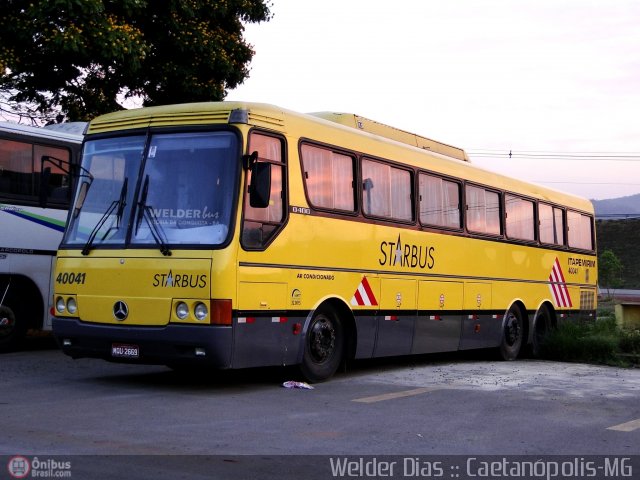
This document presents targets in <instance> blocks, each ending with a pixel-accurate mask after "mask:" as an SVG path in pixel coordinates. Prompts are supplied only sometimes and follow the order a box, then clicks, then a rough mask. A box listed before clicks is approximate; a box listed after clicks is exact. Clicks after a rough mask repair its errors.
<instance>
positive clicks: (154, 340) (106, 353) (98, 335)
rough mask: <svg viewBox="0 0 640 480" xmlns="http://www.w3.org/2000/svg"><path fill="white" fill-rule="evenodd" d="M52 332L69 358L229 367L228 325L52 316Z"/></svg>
mask: <svg viewBox="0 0 640 480" xmlns="http://www.w3.org/2000/svg"><path fill="white" fill-rule="evenodd" d="M53 335H54V336H55V338H56V341H57V343H58V345H59V346H60V348H61V349H62V351H63V352H64V353H65V354H67V355H69V356H70V357H72V358H101V359H104V360H108V361H111V362H120V363H138V364H147V365H170V366H179V365H201V366H208V367H215V368H229V367H230V366H231V352H232V345H233V332H232V328H231V327H230V326H218V325H215V326H212V325H174V324H170V325H166V326H162V327H124V326H119V325H102V324H92V323H86V322H81V321H79V320H77V319H67V318H54V319H53Z"/></svg>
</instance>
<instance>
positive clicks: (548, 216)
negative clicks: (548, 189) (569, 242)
mask: <svg viewBox="0 0 640 480" xmlns="http://www.w3.org/2000/svg"><path fill="white" fill-rule="evenodd" d="M538 217H539V221H540V241H541V242H542V243H548V244H550V245H564V215H563V214H562V209H561V208H556V207H552V206H551V205H546V204H544V203H541V204H539V206H538Z"/></svg>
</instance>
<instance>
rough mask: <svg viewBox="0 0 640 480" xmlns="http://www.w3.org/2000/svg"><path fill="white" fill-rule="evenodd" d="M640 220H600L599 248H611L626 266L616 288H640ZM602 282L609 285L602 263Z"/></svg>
mask: <svg viewBox="0 0 640 480" xmlns="http://www.w3.org/2000/svg"><path fill="white" fill-rule="evenodd" d="M639 232H640V220H639V219H628V220H598V221H597V222H596V235H597V239H598V250H599V251H600V252H605V251H606V250H611V251H612V252H613V253H614V254H615V256H616V257H618V259H619V260H620V263H621V264H622V266H623V267H624V268H623V270H622V272H621V274H620V279H621V280H620V284H618V285H617V286H616V287H615V288H632V289H633V288H636V289H637V288H640V249H639V248H638V242H639V240H640V237H639V236H638V233H639ZM598 276H599V278H600V284H601V285H604V286H607V285H606V284H605V282H604V280H603V279H604V277H603V274H602V264H600V265H599V268H598Z"/></svg>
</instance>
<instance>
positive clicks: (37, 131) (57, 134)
mask: <svg viewBox="0 0 640 480" xmlns="http://www.w3.org/2000/svg"><path fill="white" fill-rule="evenodd" d="M0 132H8V133H12V134H14V135H22V136H25V137H40V138H46V139H49V140H64V141H68V142H74V143H82V135H81V134H78V133H70V132H67V131H60V130H54V129H50V128H43V127H31V126H29V125H21V124H19V123H12V122H0Z"/></svg>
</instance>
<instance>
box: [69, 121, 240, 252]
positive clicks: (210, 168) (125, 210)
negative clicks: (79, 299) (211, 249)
mask: <svg viewBox="0 0 640 480" xmlns="http://www.w3.org/2000/svg"><path fill="white" fill-rule="evenodd" d="M147 145H148V146H147ZM237 152H238V142H237V139H236V137H235V135H234V134H233V133H231V132H221V131H219V132H191V133H156V134H151V135H150V138H149V137H147V136H145V135H132V136H123V137H113V138H101V139H96V140H88V141H87V142H86V143H85V146H84V152H83V162H82V163H83V167H84V168H85V169H86V170H87V171H88V172H89V174H90V176H89V175H87V178H81V180H80V182H79V187H78V191H77V194H76V199H75V204H74V206H73V209H72V214H71V216H70V217H71V218H70V221H69V226H68V228H67V232H66V235H65V238H64V241H63V244H64V245H68V246H82V247H83V253H85V254H86V253H88V251H89V250H90V249H93V248H96V247H99V246H100V245H109V246H120V247H121V246H129V245H136V246H146V247H155V246H158V245H159V246H161V249H166V245H180V244H185V245H198V244H202V245H208V246H211V245H220V244H223V243H225V241H226V239H227V235H228V233H229V231H230V222H231V219H232V218H233V217H232V211H233V204H234V197H235V193H236V185H237V184H238V181H237V178H238V172H237V169H238V168H239V162H238V161H237V157H238V153H237Z"/></svg>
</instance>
